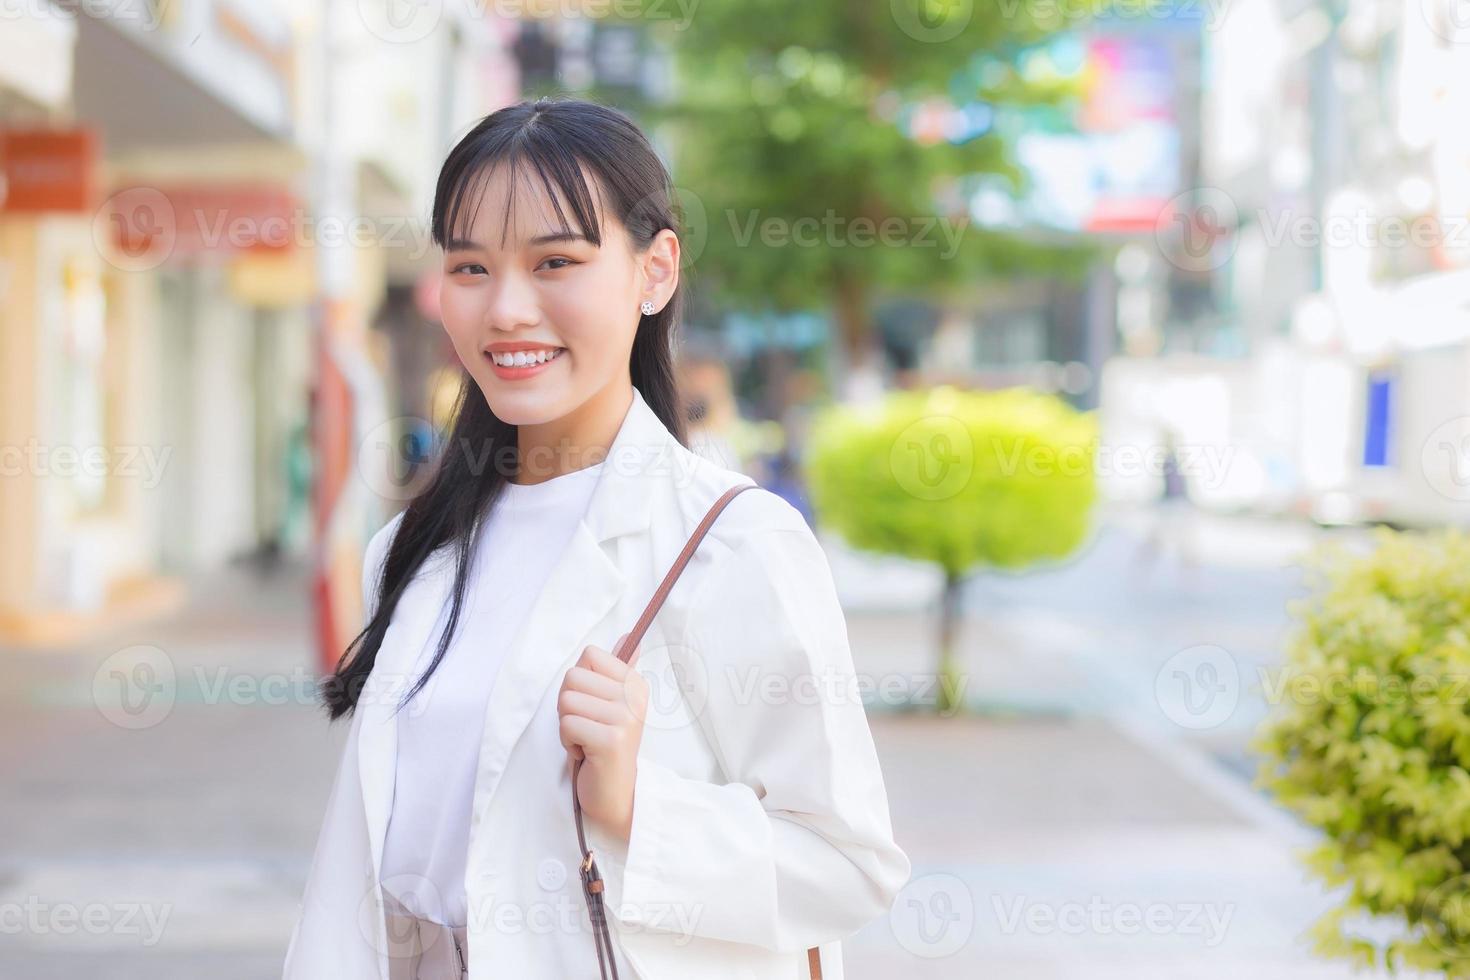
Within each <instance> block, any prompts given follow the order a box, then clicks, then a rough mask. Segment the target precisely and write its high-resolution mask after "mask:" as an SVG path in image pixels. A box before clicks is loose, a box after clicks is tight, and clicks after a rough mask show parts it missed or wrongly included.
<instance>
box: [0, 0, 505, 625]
mask: <svg viewBox="0 0 1470 980" xmlns="http://www.w3.org/2000/svg"><path fill="white" fill-rule="evenodd" d="M94 13H95V11H92V10H91V8H89V7H88V6H87V5H81V6H80V7H79V8H77V9H75V10H73V9H71V8H70V7H68V6H67V5H52V4H45V3H39V4H34V5H28V6H27V7H25V8H24V9H23V10H21V9H17V10H16V11H14V12H13V13H12V14H8V15H7V19H6V22H5V29H4V30H3V31H0V136H3V138H0V165H3V166H4V176H5V181H4V192H3V197H0V272H3V275H0V365H3V367H0V371H3V373H4V382H5V383H4V385H3V391H0V399H3V411H0V427H3V431H0V446H3V447H4V451H5V454H6V456H5V459H4V461H3V462H4V464H5V471H4V474H3V475H4V479H3V480H0V514H3V515H4V516H3V517H0V544H3V545H4V546H5V548H6V552H7V554H8V555H9V556H10V560H9V561H7V563H6V564H5V566H4V569H3V571H0V584H3V589H0V635H3V637H4V638H7V639H10V640H13V641H20V642H37V643H46V642H54V641H58V640H62V639H65V638H67V637H70V636H73V635H75V634H76V632H77V631H79V630H85V629H87V628H89V627H90V626H92V625H95V624H96V623H98V622H104V621H107V622H116V620H117V619H118V618H120V617H125V616H128V615H132V614H134V613H143V612H149V611H153V610H156V609H157V608H159V607H160V606H167V605H170V604H173V603H176V602H177V601H178V599H179V598H180V596H181V594H182V589H181V587H180V583H181V581H183V580H186V579H187V577H188V576H189V575H191V574H193V573H195V572H198V571H201V570H204V569H208V568H211V567H214V566H217V565H219V564H221V563H223V562H227V561H231V560H235V559H240V558H244V557H250V556H257V557H259V556H270V555H276V554H280V553H286V554H296V555H306V554H308V553H311V552H312V551H313V544H314V542H315V543H316V544H317V545H320V549H319V551H317V554H319V555H320V556H321V559H322V560H321V567H320V568H319V569H318V571H319V584H318V592H319V599H320V600H321V601H322V606H323V609H324V623H323V635H324V637H325V636H327V635H329V634H334V635H336V636H340V635H341V633H343V632H345V631H346V630H348V629H349V628H351V626H355V623H356V618H357V617H358V616H359V615H360V606H359V597H358V596H357V594H356V593H357V585H356V583H357V581H358V577H357V569H356V563H357V562H358V561H359V560H360V555H361V544H362V540H363V537H362V536H363V535H364V534H365V533H368V531H370V530H375V529H376V527H377V526H379V525H380V524H381V523H382V521H383V520H385V519H386V517H387V516H388V514H390V513H391V511H392V510H393V509H396V504H397V502H396V501H394V500H393V499H392V498H393V496H394V495H393V494H392V492H391V487H389V488H388V492H386V493H385V492H384V487H383V484H382V483H381V482H380V481H377V480H375V479H374V478H373V477H374V476H375V475H374V474H367V475H364V473H363V472H362V469H361V467H359V466H358V465H357V456H358V453H357V449H358V445H357V444H358V443H359V442H360V441H361V440H362V439H363V438H365V437H366V435H367V434H368V433H371V432H372V431H374V430H375V429H376V428H378V427H381V426H382V425H384V424H385V423H390V424H391V423H392V421H393V419H395V418H396V417H397V416H399V415H402V414H404V411H403V409H402V408H401V407H400V406H399V404H398V399H397V398H396V397H395V394H394V393H395V392H396V391H397V390H398V386H395V385H394V384H393V382H392V378H391V376H390V364H391V362H392V359H391V358H390V356H389V353H390V347H391V346H393V345H392V344H390V342H389V340H388V338H396V343H397V344H398V346H400V347H402V346H404V344H405V343H406V344H407V345H408V346H410V347H411V346H412V345H413V344H414V343H415V342H425V343H433V341H434V339H435V338H434V333H433V332H431V331H428V330H426V329H424V327H425V324H427V323H428V321H427V320H426V318H425V316H424V314H425V313H426V312H431V311H426V310H424V309H423V307H424V306H425V305H426V304H427V302H428V301H427V300H426V299H425V298H424V297H425V296H426V295H429V294H431V293H432V291H433V289H432V287H433V284H434V280H433V270H434V268H435V267H436V266H437V261H436V257H435V256H433V255H432V254H431V248H430V243H429V241H428V228H427V216H428V211H429V202H430V201H431V199H432V192H433V183H434V179H435V177H436V176H437V170H438V165H439V163H440V161H441V160H442V159H443V155H444V153H445V151H446V150H447V148H448V146H449V145H450V143H452V141H453V140H454V139H455V138H457V136H458V135H459V133H460V132H461V131H462V129H463V127H464V126H465V125H467V124H468V123H469V122H470V121H472V120H473V119H474V118H477V117H478V116H480V115H483V114H484V113H485V112H488V111H491V110H493V109H494V108H496V107H498V106H499V105H502V104H505V103H506V102H508V101H513V100H514V98H516V97H517V92H518V73H517V69H516V64H515V60H514V56H513V54H512V52H511V47H512V45H513V43H514V40H515V36H516V33H517V31H518V25H517V24H516V23H514V22H510V21H507V20H505V19H503V18H498V17H494V16H490V15H487V14H486V13H485V9H484V8H480V7H476V6H475V5H471V4H447V5H445V7H444V10H443V11H442V13H441V14H440V15H439V18H440V19H439V20H438V21H437V22H435V23H432V24H418V23H407V22H398V21H384V22H381V23H378V22H375V21H374V20H373V19H372V18H371V17H370V16H366V15H364V12H363V11H361V10H359V9H358V7H357V5H353V4H349V3H342V2H340V0H326V2H321V3H313V4H309V5H290V4H285V3H244V2H240V0H178V2H173V3H168V4H138V5H119V6H117V7H116V8H115V9H113V10H111V11H110V13H109V14H108V15H107V16H94ZM389 297H393V298H394V299H395V300H396V302H394V303H389V302H386V300H388V298H389ZM404 297H407V298H408V309H409V312H410V314H411V315H410V316H408V317H407V318H405V317H404V316H403V315H402V311H403V308H404V307H403V302H402V301H403V298H404ZM374 325H376V326H377V327H379V328H380V329H376V330H375V329H372V327H373V326H374ZM415 328H418V329H417V330H415ZM405 334H407V335H408V339H407V341H405V340H404V339H403V338H404V335H405ZM425 336H427V337H428V340H425ZM405 361H406V362H408V363H412V359H411V358H405ZM410 391H411V389H410ZM418 410H419V406H418V405H411V406H410V407H409V408H408V411H410V412H414V411H418ZM324 448H326V449H327V450H328V451H324ZM324 489H330V490H331V491H332V492H330V493H324V492H323V491H324ZM333 624H335V625H333ZM332 642H334V643H335V642H336V641H335V640H333V641H332Z"/></svg>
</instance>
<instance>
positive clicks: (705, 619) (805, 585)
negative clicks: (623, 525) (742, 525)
mask: <svg viewBox="0 0 1470 980" xmlns="http://www.w3.org/2000/svg"><path fill="white" fill-rule="evenodd" d="M689 623H690V625H689V627H688V633H687V635H686V640H685V642H686V644H687V648H688V650H689V651H690V652H691V654H692V655H693V656H698V657H700V658H702V659H703V661H704V662H703V665H702V669H701V670H700V673H701V674H703V675H704V676H705V677H706V678H707V695H708V696H707V698H706V699H705V703H704V705H703V707H702V711H701V717H700V719H699V723H700V724H701V727H702V728H703V730H704V732H705V734H706V735H707V736H709V738H710V742H711V745H712V747H713V749H714V751H715V752H716V753H717V755H718V756H719V759H720V763H721V765H722V766H723V768H724V772H725V775H726V778H727V780H728V781H727V782H726V783H724V784H716V783H711V782H706V781H704V780H701V779H691V778H687V777H684V776H682V775H680V774H678V773H676V772H674V771H673V770H671V769H670V768H668V767H667V766H664V765H662V764H660V763H658V762H655V761H654V760H652V759H648V758H640V759H639V760H638V771H637V777H636V782H635V788H634V799H633V821H632V830H631V834H630V837H629V839H628V840H627V841H622V840H620V839H617V838H614V837H613V836H612V835H610V834H606V833H604V832H603V830H602V828H601V827H600V826H598V825H597V824H596V822H595V821H593V822H589V826H590V828H591V829H590V831H589V844H590V845H591V846H592V847H593V848H594V850H595V853H596V855H597V860H598V867H599V869H600V870H601V872H602V874H603V877H604V879H605V884H604V889H605V893H604V897H605V899H606V904H607V908H608V912H609V914H610V915H612V916H615V917H617V918H618V919H619V920H620V922H622V923H624V924H631V925H633V926H634V927H636V928H640V929H651V930H656V931H664V932H675V933H681V934H685V935H696V936H703V937H709V938H714V939H721V940H725V941H729V942H736V943H749V944H754V945H757V946H761V947H765V948H768V949H773V950H780V951H785V950H792V951H799V950H801V949H805V948H807V947H809V946H816V945H819V944H821V943H824V942H828V941H830V940H835V939H840V938H843V937H845V936H848V935H851V934H852V933H855V932H857V931H858V930H859V929H860V928H862V927H863V926H864V925H865V924H867V923H868V922H870V921H872V920H873V919H875V918H878V917H880V916H882V915H884V914H886V913H887V911H888V909H889V908H890V907H891V905H892V904H893V901H894V898H895V897H896V895H897V894H898V891H899V889H901V888H902V887H903V885H904V884H905V883H906V882H907V881H908V878H909V873H910V864H909V859H908V857H907V855H905V854H904V852H903V851H902V850H901V849H900V848H899V847H898V845H897V844H895V843H894V840H893V833H892V828H891V825H890V816H889V810H888V798H887V794H886V791H885V789H884V785H883V777H882V773H881V771H880V769H879V765H878V757H877V753H876V751H875V749H874V746H873V738H872V733H871V731H870V730H869V728H868V723H867V717H866V714H865V713H864V709H863V704H862V700H861V697H860V696H859V692H858V685H857V683H856V676H855V671H854V668H853V663H852V654H851V651H850V649H849V645H848V637H847V625H846V621H845V620H844V618H843V613H842V609H841V606H840V605H839V603H838V599H837V593H836V588H835V586H834V584H833V582H832V575H831V570H830V568H829V567H828V565H827V559H826V555H825V554H824V553H823V551H822V549H821V545H820V543H819V542H818V541H817V539H816V536H815V535H813V534H812V532H811V530H810V529H809V528H808V527H807V526H806V524H805V522H804V521H802V522H800V527H778V528H768V529H763V530H760V531H756V532H753V533H752V534H751V535H750V536H748V537H746V538H745V539H744V540H743V541H742V542H741V543H739V544H737V545H736V547H735V548H734V550H733V551H731V552H730V553H728V554H727V555H725V556H723V557H722V558H721V559H720V560H719V561H718V562H717V563H716V564H715V566H714V567H712V569H711V570H710V572H709V573H708V574H707V576H706V577H705V580H704V581H703V582H702V583H701V585H700V587H699V589H698V591H697V593H696V595H695V597H694V599H693V603H692V607H691V615H690V618H689Z"/></svg>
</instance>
